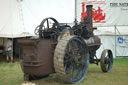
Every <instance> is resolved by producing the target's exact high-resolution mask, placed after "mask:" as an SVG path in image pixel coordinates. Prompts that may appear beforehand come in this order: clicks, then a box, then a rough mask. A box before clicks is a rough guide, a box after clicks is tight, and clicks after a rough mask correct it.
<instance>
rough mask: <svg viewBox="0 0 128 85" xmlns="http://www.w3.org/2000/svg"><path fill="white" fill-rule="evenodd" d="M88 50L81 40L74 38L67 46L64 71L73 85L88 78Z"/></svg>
mask: <svg viewBox="0 0 128 85" xmlns="http://www.w3.org/2000/svg"><path fill="white" fill-rule="evenodd" d="M76 41H77V42H76ZM73 43H74V44H73ZM71 44H72V46H71ZM86 49H87V48H85V43H84V42H83V41H82V40H80V39H79V38H75V37H74V38H72V39H71V40H70V41H69V42H68V44H67V48H66V52H65V56H64V70H65V73H66V74H67V76H68V78H69V79H70V81H71V82H73V83H75V82H80V81H82V80H83V79H84V78H85V76H86V73H87V70H88V64H89V54H88V52H87V50H86Z"/></svg>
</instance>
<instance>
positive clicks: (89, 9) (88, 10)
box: [86, 5, 93, 34]
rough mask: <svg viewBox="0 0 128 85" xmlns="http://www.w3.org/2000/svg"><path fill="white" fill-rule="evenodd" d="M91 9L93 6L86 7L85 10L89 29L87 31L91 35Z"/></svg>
mask: <svg viewBox="0 0 128 85" xmlns="http://www.w3.org/2000/svg"><path fill="white" fill-rule="evenodd" d="M92 7H93V5H87V6H86V8H87V18H88V19H87V20H88V23H89V25H90V27H89V31H90V33H91V34H92V33H93V24H92Z"/></svg>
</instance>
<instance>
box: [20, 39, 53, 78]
mask: <svg viewBox="0 0 128 85" xmlns="http://www.w3.org/2000/svg"><path fill="white" fill-rule="evenodd" d="M18 42H19V44H20V45H21V46H22V49H23V51H22V53H21V54H22V55H21V65H22V70H23V71H24V73H25V74H29V75H30V76H34V77H35V76H38V77H41V76H45V75H48V74H51V73H54V72H55V71H54V68H53V49H52V45H51V43H52V41H51V40H41V39H21V40H19V41H18Z"/></svg>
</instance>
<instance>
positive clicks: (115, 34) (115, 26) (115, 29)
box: [115, 25, 117, 58]
mask: <svg viewBox="0 0 128 85" xmlns="http://www.w3.org/2000/svg"><path fill="white" fill-rule="evenodd" d="M116 29H117V27H116V25H115V58H116Z"/></svg>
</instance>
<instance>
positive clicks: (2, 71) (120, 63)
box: [0, 58, 128, 85]
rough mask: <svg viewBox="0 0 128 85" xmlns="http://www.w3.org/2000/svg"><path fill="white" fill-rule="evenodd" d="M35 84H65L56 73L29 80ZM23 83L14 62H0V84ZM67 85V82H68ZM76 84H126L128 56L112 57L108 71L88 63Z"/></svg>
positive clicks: (19, 69) (16, 84)
mask: <svg viewBox="0 0 128 85" xmlns="http://www.w3.org/2000/svg"><path fill="white" fill-rule="evenodd" d="M31 82H33V83H36V85H65V83H64V82H63V81H60V80H59V79H57V78H56V75H55V74H53V75H50V76H49V77H47V78H45V79H41V80H35V81H31ZM22 83H24V80H23V72H22V71H21V68H20V65H19V63H18V62H16V63H14V64H13V63H9V64H8V63H6V62H0V85H21V84H22ZM68 85H69V84H68ZM76 85H128V58H121V59H114V63H113V68H112V71H111V72H110V73H103V72H102V71H101V69H100V65H99V66H97V65H94V64H90V65H89V69H88V73H87V76H86V78H85V79H84V81H82V82H81V83H77V84H76Z"/></svg>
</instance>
